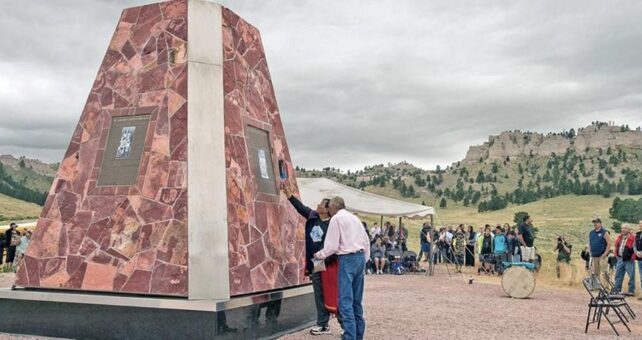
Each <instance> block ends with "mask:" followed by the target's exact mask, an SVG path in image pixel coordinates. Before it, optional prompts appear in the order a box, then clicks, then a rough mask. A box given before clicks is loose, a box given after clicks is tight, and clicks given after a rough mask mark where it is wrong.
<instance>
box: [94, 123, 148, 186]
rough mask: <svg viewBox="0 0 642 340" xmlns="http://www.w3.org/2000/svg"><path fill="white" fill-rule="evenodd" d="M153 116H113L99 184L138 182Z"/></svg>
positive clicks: (132, 183)
mask: <svg viewBox="0 0 642 340" xmlns="http://www.w3.org/2000/svg"><path fill="white" fill-rule="evenodd" d="M149 118H150V115H148V114H147V115H137V116H120V117H113V118H112V120H111V127H110V128H109V136H108V137H107V145H106V146H105V152H104V154H103V162H102V166H101V168H100V174H99V175H98V182H97V184H96V185H97V186H121V185H124V186H126V185H134V184H136V179H137V178H138V170H139V168H140V161H141V158H142V156H143V149H144V148H145V136H146V135H147V127H148V126H149Z"/></svg>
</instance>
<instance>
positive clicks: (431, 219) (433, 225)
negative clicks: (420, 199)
mask: <svg viewBox="0 0 642 340" xmlns="http://www.w3.org/2000/svg"><path fill="white" fill-rule="evenodd" d="M430 226H431V227H433V228H434V227H435V224H434V222H433V215H430Z"/></svg>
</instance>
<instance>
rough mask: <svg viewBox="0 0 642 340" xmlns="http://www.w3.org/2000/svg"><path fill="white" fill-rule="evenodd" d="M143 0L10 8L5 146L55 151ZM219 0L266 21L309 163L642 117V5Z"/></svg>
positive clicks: (460, 146)
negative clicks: (125, 11) (121, 27)
mask: <svg viewBox="0 0 642 340" xmlns="http://www.w3.org/2000/svg"><path fill="white" fill-rule="evenodd" d="M146 2H149V1H143V2H141V1H130V0H127V1H96V0H94V1H86V0H85V1H81V0H76V1H71V0H67V1H56V2H53V1H44V0H39V1H35V0H31V1H27V2H21V3H18V2H9V3H7V4H4V11H3V12H2V13H0V29H1V30H2V32H10V34H3V35H2V36H0V43H1V44H2V46H3V48H2V49H0V75H2V76H0V105H1V106H0V107H2V109H1V111H0V113H1V115H0V152H13V153H18V154H22V153H24V154H27V155H34V156H37V157H40V158H44V159H47V160H51V161H58V160H59V159H60V157H61V156H62V154H63V153H64V149H65V148H66V146H67V143H68V140H69V136H70V134H71V131H72V130H73V128H74V126H75V124H76V122H77V119H78V117H79V115H80V111H81V109H82V106H83V105H84V101H85V99H86V97H87V94H88V92H89V88H90V86H91V83H92V82H93V80H94V77H95V72H96V70H97V69H98V66H99V63H100V62H101V60H102V56H103V54H104V52H105V49H106V47H107V44H108V41H109V39H110V37H111V34H112V33H113V30H114V28H115V24H116V21H117V19H118V16H119V14H120V11H121V10H122V8H124V7H129V6H135V5H140V4H142V3H146ZM223 4H224V5H226V6H228V7H230V8H231V9H232V10H234V11H235V12H237V13H238V14H239V15H241V16H243V17H244V18H246V19H247V20H248V21H249V22H251V23H252V24H254V25H255V26H257V27H258V28H259V29H260V30H261V34H262V38H263V43H264V47H265V50H266V53H267V57H268V64H269V66H270V72H271V74H272V78H273V81H274V86H275V91H276V94H277V100H278V102H279V108H280V111H281V114H282V118H283V122H284V125H285V131H286V134H287V136H288V143H289V145H290V149H291V150H292V157H293V160H294V162H295V163H297V164H299V165H301V166H304V167H323V166H335V167H336V166H338V167H343V168H346V167H348V168H357V167H362V166H364V165H368V164H374V163H385V162H388V161H392V162H394V161H401V160H407V161H410V162H413V163H416V164H418V165H420V166H424V167H434V166H435V165H436V164H441V165H445V164H449V163H451V162H454V161H457V160H459V159H461V158H463V156H464V155H465V152H466V150H467V147H468V146H469V145H471V144H479V143H482V142H483V141H484V140H486V138H487V137H488V135H490V134H496V133H499V132H500V131H502V130H507V129H509V130H512V129H522V130H532V131H542V132H548V131H560V130H562V129H569V128H571V127H579V126H583V125H587V124H588V123H590V122H591V121H593V120H603V121H606V120H615V121H617V122H621V123H628V124H629V125H631V126H638V125H642V118H641V117H642V115H640V107H641V104H642V66H640V63H639V60H642V58H641V57H642V47H640V46H639V42H640V41H642V30H640V29H639V27H640V26H639V22H640V21H641V20H642V5H641V4H639V3H635V2H626V3H618V4H617V6H613V5H612V4H605V3H603V2H599V1H592V2H591V1H589V2H586V1H582V2H580V1H571V2H563V3H559V2H554V1H544V2H537V3H532V2H479V1H471V2H432V1H431V2H428V1H405V2H394V1H380V2H364V1H356V0H348V1H336V2H331V3H328V2H323V3H321V2H318V1H297V2H292V1H284V0H279V1H269V2H257V1H231V0H229V1H223ZM12 150H15V151H12Z"/></svg>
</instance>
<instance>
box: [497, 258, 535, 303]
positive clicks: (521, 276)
mask: <svg viewBox="0 0 642 340" xmlns="http://www.w3.org/2000/svg"><path fill="white" fill-rule="evenodd" d="M502 288H503V289H504V292H505V293H506V295H508V296H510V297H512V298H516V299H525V298H527V297H529V296H530V295H531V294H533V291H534V290H535V275H533V272H532V271H530V270H528V269H526V268H524V267H517V266H513V267H510V268H508V269H506V270H505V271H504V275H503V276H502Z"/></svg>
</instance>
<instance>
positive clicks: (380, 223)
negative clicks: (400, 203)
mask: <svg viewBox="0 0 642 340" xmlns="http://www.w3.org/2000/svg"><path fill="white" fill-rule="evenodd" d="M379 227H381V230H382V232H383V215H381V222H379Z"/></svg>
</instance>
